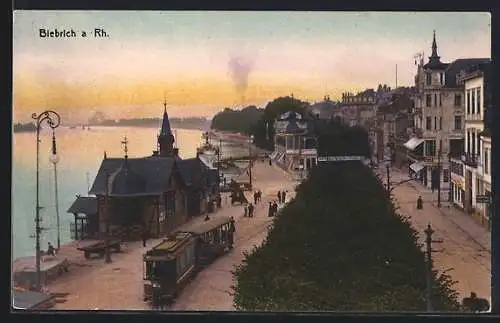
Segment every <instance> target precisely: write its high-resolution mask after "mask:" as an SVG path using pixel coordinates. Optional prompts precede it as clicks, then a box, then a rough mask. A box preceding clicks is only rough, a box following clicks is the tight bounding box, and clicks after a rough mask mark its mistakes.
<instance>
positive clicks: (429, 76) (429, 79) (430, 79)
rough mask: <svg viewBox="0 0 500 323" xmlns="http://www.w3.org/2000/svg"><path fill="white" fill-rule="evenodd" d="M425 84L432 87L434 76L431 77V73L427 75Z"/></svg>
mask: <svg viewBox="0 0 500 323" xmlns="http://www.w3.org/2000/svg"><path fill="white" fill-rule="evenodd" d="M425 83H426V84H427V85H431V83H432V75H431V73H427V74H425Z"/></svg>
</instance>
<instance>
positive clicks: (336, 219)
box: [233, 137, 459, 311]
mask: <svg viewBox="0 0 500 323" xmlns="http://www.w3.org/2000/svg"><path fill="white" fill-rule="evenodd" d="M337 139H338V140H340V137H337ZM337 142H338V141H337ZM234 275H235V281H236V284H235V286H234V287H233V288H234V302H235V305H236V307H237V308H238V309H242V310H252V311H425V309H426V298H425V290H426V261H425V255H424V252H423V251H422V249H421V246H420V245H419V243H418V240H417V233H416V232H415V231H414V230H413V229H412V228H411V226H410V224H409V222H408V221H407V219H406V218H405V217H403V216H402V215H400V214H398V213H397V211H396V209H395V207H394V204H393V203H392V200H391V199H389V198H388V195H387V193H386V191H385V189H384V188H383V186H382V185H381V183H380V181H379V180H378V178H377V177H376V176H375V175H374V173H373V172H372V171H371V169H369V168H368V167H366V166H364V165H363V164H362V163H359V162H341V163H338V162H337V163H333V164H332V163H330V164H320V165H319V166H317V167H316V168H315V169H314V170H313V172H312V174H311V176H310V178H309V179H308V180H307V181H305V182H303V183H302V184H300V186H298V188H297V194H296V197H295V199H294V200H293V201H292V202H290V203H289V204H288V205H286V206H285V208H284V209H282V211H281V212H280V213H279V215H278V216H277V217H276V218H275V222H274V225H273V228H272V229H271V230H270V232H269V234H268V236H267V239H266V241H265V242H264V243H263V244H262V246H260V247H257V248H255V249H254V250H253V251H252V252H250V253H247V254H245V259H244V261H243V263H242V264H241V265H240V266H238V267H237V269H236V270H235V272H234ZM432 275H433V276H432V282H433V286H434V288H433V290H432V302H433V305H434V308H435V309H436V310H440V311H452V310H457V309H458V308H459V303H458V301H457V294H456V292H455V291H453V289H452V287H453V284H454V283H453V282H452V281H451V279H450V277H449V276H447V275H444V274H442V275H438V273H437V272H433V273H432Z"/></svg>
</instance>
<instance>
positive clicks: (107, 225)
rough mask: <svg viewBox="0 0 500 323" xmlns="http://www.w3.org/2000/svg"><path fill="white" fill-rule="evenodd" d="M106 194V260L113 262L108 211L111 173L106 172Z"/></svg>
mask: <svg viewBox="0 0 500 323" xmlns="http://www.w3.org/2000/svg"><path fill="white" fill-rule="evenodd" d="M105 190H106V195H105V196H104V214H105V215H106V216H105V218H106V220H105V221H106V237H105V239H104V243H105V248H104V255H105V258H104V261H105V262H106V263H107V264H109V263H111V253H110V252H109V212H108V195H109V173H106V186H105Z"/></svg>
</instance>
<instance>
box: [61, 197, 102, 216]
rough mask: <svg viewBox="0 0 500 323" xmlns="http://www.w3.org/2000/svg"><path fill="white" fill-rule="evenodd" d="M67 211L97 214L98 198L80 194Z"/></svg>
mask: <svg viewBox="0 0 500 323" xmlns="http://www.w3.org/2000/svg"><path fill="white" fill-rule="evenodd" d="M66 212H68V213H75V214H96V213H97V198H96V197H93V196H78V197H77V198H76V200H75V201H74V202H73V204H71V206H70V207H69V209H68V211H66Z"/></svg>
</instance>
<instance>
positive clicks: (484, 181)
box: [452, 63, 491, 223]
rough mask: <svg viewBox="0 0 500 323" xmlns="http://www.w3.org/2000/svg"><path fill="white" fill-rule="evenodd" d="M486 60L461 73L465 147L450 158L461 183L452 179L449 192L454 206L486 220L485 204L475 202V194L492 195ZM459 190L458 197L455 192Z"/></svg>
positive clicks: (487, 211) (489, 94) (487, 66)
mask: <svg viewBox="0 0 500 323" xmlns="http://www.w3.org/2000/svg"><path fill="white" fill-rule="evenodd" d="M489 68H490V64H489V63H483V64H477V65H474V66H471V67H470V68H469V69H467V70H464V71H463V72H462V73H460V75H459V77H458V80H459V82H461V83H463V85H464V97H465V98H466V99H465V129H464V134H465V147H464V152H463V154H462V156H461V157H460V158H456V159H454V160H453V161H454V162H455V163H456V164H457V167H458V165H460V167H461V168H462V172H463V174H462V178H460V182H459V183H457V181H455V180H454V181H453V185H452V194H453V201H454V203H455V204H456V205H458V206H460V207H462V208H463V209H464V210H465V211H466V212H468V213H472V214H474V215H476V216H478V217H479V218H480V219H481V220H482V221H483V222H484V223H488V219H489V207H488V204H487V203H477V196H479V195H488V196H489V195H490V194H491V135H490V131H489V122H485V120H486V121H488V118H487V111H491V110H490V105H491V98H490V97H491V91H490V87H489V86H490V85H489V73H490V72H489ZM460 190H462V191H463V192H460V193H459V194H460V195H462V194H463V197H462V196H460V198H457V195H459V194H457V193H456V192H457V191H460Z"/></svg>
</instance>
